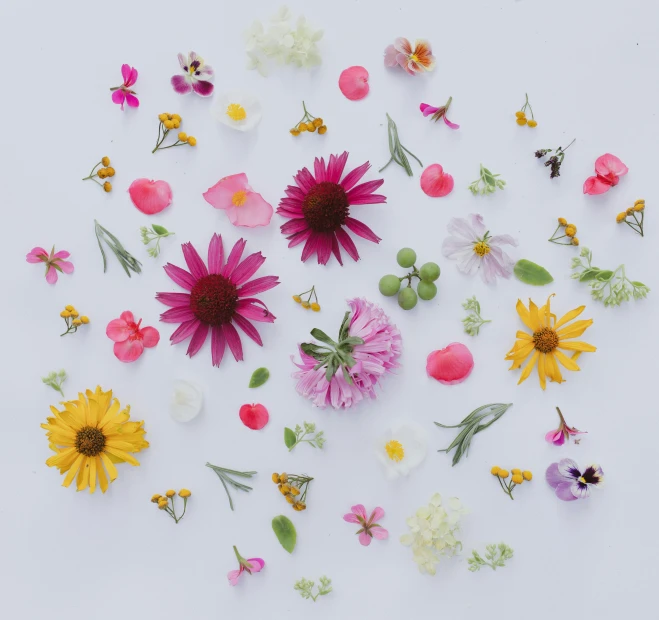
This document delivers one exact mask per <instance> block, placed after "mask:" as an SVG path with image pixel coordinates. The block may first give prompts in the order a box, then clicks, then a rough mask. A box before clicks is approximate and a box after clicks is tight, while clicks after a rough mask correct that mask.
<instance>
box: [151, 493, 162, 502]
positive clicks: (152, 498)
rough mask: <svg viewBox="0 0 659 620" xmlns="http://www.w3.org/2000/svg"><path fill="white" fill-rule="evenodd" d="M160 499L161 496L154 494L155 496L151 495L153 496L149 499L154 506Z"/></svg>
mask: <svg viewBox="0 0 659 620" xmlns="http://www.w3.org/2000/svg"><path fill="white" fill-rule="evenodd" d="M161 497H162V495H160V493H156V494H155V495H153V496H152V497H151V501H152V502H153V503H154V504H157V503H158V502H159V501H160V498H161Z"/></svg>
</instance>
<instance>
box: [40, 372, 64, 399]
mask: <svg viewBox="0 0 659 620" xmlns="http://www.w3.org/2000/svg"><path fill="white" fill-rule="evenodd" d="M66 379H67V377H66V370H59V371H55V370H53V371H52V372H49V373H48V374H47V375H46V376H45V377H41V380H42V381H43V382H44V383H45V384H46V385H48V386H50V387H51V388H53V390H55V391H57V392H59V393H60V394H61V395H62V398H64V392H63V391H62V384H63V383H64V382H65V381H66Z"/></svg>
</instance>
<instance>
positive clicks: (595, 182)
mask: <svg viewBox="0 0 659 620" xmlns="http://www.w3.org/2000/svg"><path fill="white" fill-rule="evenodd" d="M612 186H613V184H612V183H611V182H610V181H608V180H606V179H601V178H600V177H597V176H595V177H588V178H587V179H586V181H585V182H584V184H583V193H584V194H588V195H589V196H597V195H598V194H604V193H605V192H608V191H609V190H610V189H611V187H612Z"/></svg>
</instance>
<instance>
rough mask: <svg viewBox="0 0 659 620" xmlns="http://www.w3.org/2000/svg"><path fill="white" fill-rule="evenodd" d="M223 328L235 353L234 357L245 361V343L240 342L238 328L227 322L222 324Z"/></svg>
mask: <svg viewBox="0 0 659 620" xmlns="http://www.w3.org/2000/svg"><path fill="white" fill-rule="evenodd" d="M222 330H223V331H224V337H225V338H226V341H227V344H228V345H229V349H230V350H231V353H232V354H233V357H234V359H235V360H236V361H237V362H242V361H243V345H242V343H241V342H240V336H239V335H238V332H237V331H236V328H235V327H234V326H233V325H231V323H225V324H224V325H222Z"/></svg>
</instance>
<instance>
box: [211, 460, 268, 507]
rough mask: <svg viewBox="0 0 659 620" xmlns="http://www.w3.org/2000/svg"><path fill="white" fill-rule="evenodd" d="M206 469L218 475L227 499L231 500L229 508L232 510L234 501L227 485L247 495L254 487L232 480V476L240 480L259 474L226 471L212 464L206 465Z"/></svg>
mask: <svg viewBox="0 0 659 620" xmlns="http://www.w3.org/2000/svg"><path fill="white" fill-rule="evenodd" d="M206 467H210V468H211V469H212V470H213V471H214V472H215V473H216V474H217V477H218V478H219V479H220V482H221V483H222V486H223V487H224V490H225V491H226V493H227V497H228V498H229V506H230V507H231V510H233V500H232V499H231V493H229V487H227V484H229V485H231V486H232V487H233V488H234V489H238V490H239V491H246V492H247V493H249V492H250V491H251V490H252V487H249V486H247V485H246V484H242V483H241V482H237V481H236V480H234V479H233V478H231V476H239V477H240V478H251V477H252V476H254V475H256V473H257V472H255V471H235V470H233V469H226V468H224V467H218V466H217V465H211V464H210V463H206ZM229 474H230V475H229Z"/></svg>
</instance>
